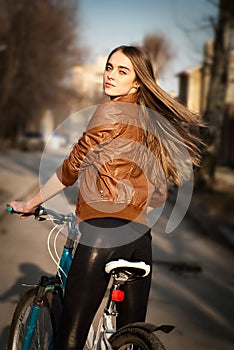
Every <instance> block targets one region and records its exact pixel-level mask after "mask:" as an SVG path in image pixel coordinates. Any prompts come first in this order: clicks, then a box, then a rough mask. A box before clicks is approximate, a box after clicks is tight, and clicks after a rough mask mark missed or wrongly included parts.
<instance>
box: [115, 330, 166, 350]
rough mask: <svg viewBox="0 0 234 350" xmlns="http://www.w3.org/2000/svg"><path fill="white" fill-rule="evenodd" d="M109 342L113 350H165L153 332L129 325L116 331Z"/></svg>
mask: <svg viewBox="0 0 234 350" xmlns="http://www.w3.org/2000/svg"><path fill="white" fill-rule="evenodd" d="M109 342H110V344H111V346H112V349H113V350H166V348H165V347H164V345H163V344H162V343H161V341H160V340H159V339H158V337H157V336H156V335H155V334H154V333H149V332H147V331H145V330H144V329H141V328H135V327H131V326H130V327H126V328H123V329H122V330H121V329H120V330H119V331H117V332H116V333H115V334H113V335H112V336H111V337H110V339H109Z"/></svg>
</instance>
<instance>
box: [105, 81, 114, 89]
mask: <svg viewBox="0 0 234 350" xmlns="http://www.w3.org/2000/svg"><path fill="white" fill-rule="evenodd" d="M105 87H107V88H110V87H114V85H113V84H111V83H108V82H107V83H105Z"/></svg>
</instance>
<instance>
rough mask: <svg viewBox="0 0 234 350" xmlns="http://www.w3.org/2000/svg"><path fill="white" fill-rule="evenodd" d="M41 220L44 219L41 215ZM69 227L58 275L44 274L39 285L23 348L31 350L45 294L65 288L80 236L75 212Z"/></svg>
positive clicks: (68, 221) (50, 349)
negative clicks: (48, 275)
mask: <svg viewBox="0 0 234 350" xmlns="http://www.w3.org/2000/svg"><path fill="white" fill-rule="evenodd" d="M46 213H47V214H52V215H53V216H56V219H55V220H54V222H55V223H57V224H60V223H61V222H60V220H61V219H62V217H61V218H60V217H59V215H58V214H57V213H56V212H54V211H52V210H49V209H46ZM39 220H44V219H43V218H40V217H39ZM66 221H67V228H68V237H67V239H66V243H65V245H64V247H63V251H62V255H61V258H60V262H59V265H58V269H57V274H56V277H52V278H48V277H46V276H42V278H41V280H40V282H39V285H38V288H39V289H38V293H37V296H36V297H35V300H34V302H33V305H32V307H31V311H30V318H29V323H28V325H27V330H26V333H25V337H24V342H23V346H22V350H30V346H31V343H32V338H33V334H34V332H35V329H36V325H37V320H38V317H39V314H40V311H41V309H42V307H43V296H44V295H45V294H46V293H47V292H48V291H49V290H52V289H54V288H55V287H57V288H61V289H63V290H64V289H65V285H66V280H67V275H68V272H69V270H70V267H71V263H72V253H73V250H74V241H75V239H76V238H77V236H78V230H77V229H76V228H75V225H74V222H75V216H74V214H68V215H67V216H66ZM49 350H53V343H51V344H50V345H49Z"/></svg>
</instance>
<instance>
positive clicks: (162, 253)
mask: <svg viewBox="0 0 234 350" xmlns="http://www.w3.org/2000/svg"><path fill="white" fill-rule="evenodd" d="M34 161H35V158H34ZM45 163H47V164H48V169H49V170H52V168H53V164H54V160H53V162H52V160H50V159H47V161H46V162H45ZM28 166H29V165H28ZM46 172H47V171H46ZM48 206H50V207H55V206H56V207H57V209H59V207H60V208H63V207H64V199H63V198H61V199H60V200H56V201H52V202H50V203H48ZM68 206H70V208H71V209H72V207H73V205H72V204H68ZM170 209H171V208H170V206H169V207H168V210H165V212H164V215H163V217H162V218H161V220H160V222H159V223H158V224H157V225H156V226H155V227H154V230H153V256H154V262H155V263H154V270H153V282H152V288H151V294H150V300H149V308H148V315H147V320H148V321H149V322H153V323H156V324H161V323H170V324H174V325H175V326H176V328H175V330H174V331H173V332H172V333H171V334H169V335H164V334H161V333H160V334H159V336H160V338H161V339H162V340H163V342H164V343H165V345H166V346H167V347H168V349H169V350H170V349H171V350H188V349H189V350H204V349H212V350H231V349H232V348H233V343H234V330H233V311H234V306H233V296H234V276H233V262H234V261H233V252H232V251H229V250H228V249H227V248H224V247H222V246H220V245H218V244H217V243H215V242H213V241H211V240H209V239H206V238H205V237H204V235H202V233H201V232H200V231H199V228H198V227H197V226H196V224H195V223H194V222H192V221H191V220H190V219H189V218H185V219H184V220H183V222H182V224H181V225H180V226H179V227H178V228H177V229H176V230H175V232H174V233H173V234H165V233H164V228H165V225H166V222H167V217H168V215H169V212H170ZM66 211H67V210H66ZM0 224H1V226H0V262H1V264H0V276H1V280H2V282H1V283H0V349H1V350H3V349H4V348H5V343H6V338H7V334H8V331H9V324H10V319H11V315H12V313H13V310H14V308H15V305H16V303H17V300H18V299H19V296H20V295H22V292H23V288H22V287H21V286H20V284H21V283H23V282H26V283H34V282H35V281H36V280H37V279H38V277H39V276H40V275H41V273H44V272H49V273H52V272H53V271H54V265H53V263H52V262H51V261H50V257H49V255H48V253H47V249H46V237H47V234H48V230H49V227H51V226H50V225H49V224H48V223H47V222H42V223H39V222H35V221H34V220H33V219H31V218H30V219H28V220H24V221H19V219H18V217H15V216H14V217H12V216H4V217H2V218H1V222H0Z"/></svg>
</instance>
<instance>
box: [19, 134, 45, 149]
mask: <svg viewBox="0 0 234 350" xmlns="http://www.w3.org/2000/svg"><path fill="white" fill-rule="evenodd" d="M18 145H19V148H20V149H21V150H22V151H43V149H44V147H45V141H44V138H43V135H42V134H41V133H40V132H37V131H27V132H25V133H24V134H22V135H21V136H20V137H19V140H18Z"/></svg>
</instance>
